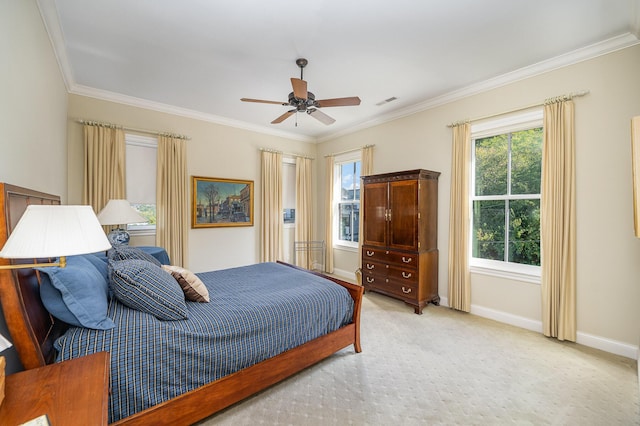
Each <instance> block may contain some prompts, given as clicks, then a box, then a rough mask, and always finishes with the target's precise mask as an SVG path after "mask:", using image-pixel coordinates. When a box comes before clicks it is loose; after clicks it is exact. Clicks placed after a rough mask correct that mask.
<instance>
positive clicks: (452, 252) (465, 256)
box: [448, 123, 471, 312]
mask: <svg viewBox="0 0 640 426" xmlns="http://www.w3.org/2000/svg"><path fill="white" fill-rule="evenodd" d="M470 168H471V126H470V125H469V123H462V124H458V125H456V126H454V127H453V150H452V159H451V200H450V205H449V212H450V213H449V265H448V270H449V286H448V287H449V292H448V297H449V306H450V307H452V308H454V309H457V310H460V311H464V312H469V311H470V310H471V285H470V281H471V280H470V277H469V232H470V228H469V226H470V224H469V220H470V219H469V196H470V194H469V172H470Z"/></svg>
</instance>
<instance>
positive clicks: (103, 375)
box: [0, 352, 109, 426]
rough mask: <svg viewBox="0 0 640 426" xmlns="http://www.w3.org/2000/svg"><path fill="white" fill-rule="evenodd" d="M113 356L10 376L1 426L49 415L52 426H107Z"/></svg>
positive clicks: (91, 357)
mask: <svg viewBox="0 0 640 426" xmlns="http://www.w3.org/2000/svg"><path fill="white" fill-rule="evenodd" d="M108 407H109V353H108V352H100V353H97V354H93V355H87V356H83V357H80V358H76V359H72V360H69V361H63V362H60V363H55V364H51V365H47V366H46V367H41V368H34V369H32V370H27V371H21V372H19V373H15V374H11V375H10V376H7V378H6V383H5V399H4V401H3V402H2V405H1V406H0V424H2V425H6V426H14V425H18V424H21V423H24V422H27V421H29V420H32V419H34V418H36V417H39V416H42V415H43V414H46V415H47V416H48V418H49V423H50V425H51V426H60V425H65V426H66V425H82V426H86V425H107V423H108Z"/></svg>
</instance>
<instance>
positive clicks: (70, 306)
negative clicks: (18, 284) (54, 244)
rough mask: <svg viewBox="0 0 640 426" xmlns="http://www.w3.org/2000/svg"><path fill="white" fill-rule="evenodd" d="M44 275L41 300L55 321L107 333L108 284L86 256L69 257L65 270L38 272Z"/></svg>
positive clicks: (110, 325) (50, 268)
mask: <svg viewBox="0 0 640 426" xmlns="http://www.w3.org/2000/svg"><path fill="white" fill-rule="evenodd" d="M36 269H38V270H39V271H40V272H41V273H42V281H41V284H40V297H41V298H42V303H43V305H44V307H45V308H47V310H48V311H49V313H50V314H51V315H53V316H54V317H56V318H58V319H60V320H62V321H64V322H66V323H67V324H69V325H74V326H77V327H86V328H92V329H96V330H108V329H110V328H113V327H115V326H116V325H115V323H114V322H113V321H112V320H111V318H109V317H108V316H107V307H108V297H107V295H108V291H109V283H108V282H107V280H106V279H105V278H104V276H103V274H102V273H101V272H100V271H98V270H97V269H96V267H95V266H93V264H92V263H91V261H89V260H88V259H87V258H86V257H85V256H69V257H67V266H66V267H65V268H59V267H49V268H36Z"/></svg>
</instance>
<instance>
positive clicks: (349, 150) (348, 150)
mask: <svg viewBox="0 0 640 426" xmlns="http://www.w3.org/2000/svg"><path fill="white" fill-rule="evenodd" d="M374 146H375V145H373V144H370V145H364V146H361V147H360V148H353V149H347V150H346V151H340V152H334V153H333V154H327V155H325V158H326V157H331V156H332V155H341V154H346V153H349V152H353V151H359V150H361V149H363V148H373V147H374Z"/></svg>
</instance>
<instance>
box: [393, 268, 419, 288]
mask: <svg viewBox="0 0 640 426" xmlns="http://www.w3.org/2000/svg"><path fill="white" fill-rule="evenodd" d="M387 277H388V278H389V279H392V280H395V281H398V282H402V283H407V284H409V285H413V286H417V285H418V270H417V269H415V268H396V267H393V266H390V267H389V268H387Z"/></svg>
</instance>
